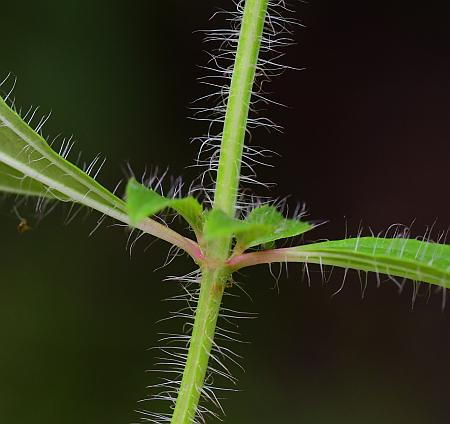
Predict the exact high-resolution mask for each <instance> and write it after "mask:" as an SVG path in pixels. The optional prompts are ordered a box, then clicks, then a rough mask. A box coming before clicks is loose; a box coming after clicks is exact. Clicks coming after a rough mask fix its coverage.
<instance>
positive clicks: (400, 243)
mask: <svg viewBox="0 0 450 424" xmlns="http://www.w3.org/2000/svg"><path fill="white" fill-rule="evenodd" d="M235 262H236V264H230V265H231V266H234V267H236V268H241V267H243V266H250V265H256V264H259V263H270V262H304V263H315V264H320V265H321V266H322V265H333V266H339V267H342V268H350V269H355V270H359V271H369V272H370V271H371V272H376V273H380V274H387V275H390V276H392V277H400V278H408V279H411V280H415V281H423V282H426V283H430V284H436V285H439V286H442V287H447V288H450V245H447V244H439V243H431V242H426V241H420V240H411V239H403V238H376V237H359V238H350V239H345V240H335V241H326V242H322V243H314V244H307V245H304V246H297V247H291V248H287V249H275V250H272V251H265V252H257V253H251V254H247V255H241V257H240V258H236V259H235ZM236 265H237V266H236Z"/></svg>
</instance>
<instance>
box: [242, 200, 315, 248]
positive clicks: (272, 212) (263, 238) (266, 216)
mask: <svg viewBox="0 0 450 424" xmlns="http://www.w3.org/2000/svg"><path fill="white" fill-rule="evenodd" d="M244 222H246V223H248V224H259V225H264V227H265V230H264V231H260V232H258V231H248V232H245V233H242V234H240V235H239V236H238V237H237V246H238V247H237V250H241V251H244V250H246V249H248V248H249V247H253V246H257V245H259V244H269V245H271V244H273V243H272V242H274V241H276V240H280V239H284V238H288V237H294V236H298V235H300V234H303V233H306V232H307V231H309V230H311V229H312V228H313V226H312V225H311V224H310V223H308V222H304V221H300V220H297V219H287V218H285V217H284V216H283V215H282V214H281V213H280V212H279V211H278V210H277V209H276V208H275V207H273V206H269V205H263V206H260V207H258V208H256V209H253V210H252V211H251V212H250V213H249V214H248V216H247V218H246V219H245V221H244Z"/></svg>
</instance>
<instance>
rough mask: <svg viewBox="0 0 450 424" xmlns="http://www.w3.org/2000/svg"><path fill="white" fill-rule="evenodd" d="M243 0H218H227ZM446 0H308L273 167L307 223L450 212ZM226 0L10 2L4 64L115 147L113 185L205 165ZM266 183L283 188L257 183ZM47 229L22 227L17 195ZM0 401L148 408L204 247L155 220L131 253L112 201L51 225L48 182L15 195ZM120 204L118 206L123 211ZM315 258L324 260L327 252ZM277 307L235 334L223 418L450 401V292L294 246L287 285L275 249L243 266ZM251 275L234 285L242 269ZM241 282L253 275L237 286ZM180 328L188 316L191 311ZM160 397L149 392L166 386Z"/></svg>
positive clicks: (109, 178) (13, 418)
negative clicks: (202, 111) (158, 237)
mask: <svg viewBox="0 0 450 424" xmlns="http://www.w3.org/2000/svg"><path fill="white" fill-rule="evenodd" d="M230 3H231V2H224V1H222V2H217V6H225V7H227V8H229V7H230ZM448 9H449V8H448V5H447V4H446V3H445V2H437V1H435V2H433V1H431V2H428V3H427V5H426V8H424V6H423V5H421V6H420V7H419V6H414V5H412V4H411V3H410V2H406V1H398V2H396V3H395V5H392V4H389V5H383V4H380V2H365V3H364V4H361V2H356V1H348V2H346V3H345V4H342V3H340V2H332V1H325V0H323V1H320V0H318V1H312V2H311V4H309V5H306V4H301V3H299V4H296V14H297V16H298V17H299V18H300V19H302V20H303V22H304V23H305V24H306V25H307V28H306V29H299V30H298V31H296V40H298V41H299V44H298V45H297V46H295V47H292V48H290V49H289V50H288V51H287V57H286V63H288V64H289V65H291V66H296V67H306V68H307V69H306V70H305V71H302V72H287V73H286V74H285V75H284V76H282V77H279V78H277V79H275V80H274V81H273V84H272V85H271V87H270V91H272V92H273V93H274V94H273V95H272V97H273V99H275V100H276V101H279V102H281V103H284V104H286V105H288V106H289V107H287V108H277V107H272V106H270V114H269V115H270V116H271V117H272V118H273V119H274V120H275V121H276V122H277V123H280V124H282V125H283V126H284V127H285V128H286V130H285V131H284V132H283V133H282V134H276V133H268V132H266V131H258V132H256V133H255V134H254V138H255V139H256V140H257V144H261V145H263V146H266V147H269V146H270V147H271V148H272V149H274V150H276V151H277V152H279V153H280V154H281V157H279V158H276V159H274V161H273V164H274V165H275V166H274V167H273V168H265V169H261V172H260V175H261V178H262V179H263V180H265V181H271V182H275V183H277V187H276V188H275V189H272V190H271V191H270V194H271V195H273V196H285V195H287V194H292V196H291V199H292V205H295V202H296V201H298V200H301V201H304V202H306V204H307V206H308V210H309V211H310V217H311V218H313V219H322V218H323V219H329V220H330V223H328V224H327V225H326V226H322V227H321V228H320V229H318V230H317V231H316V232H315V233H313V234H311V236H310V240H314V239H320V238H324V237H328V238H333V237H342V236H344V235H345V232H346V227H347V231H348V233H349V234H355V233H356V232H357V230H358V227H359V225H360V221H361V222H362V224H363V225H364V226H368V225H370V226H371V227H372V229H373V231H374V232H379V231H382V230H386V229H387V228H388V227H389V225H390V224H392V223H403V224H410V223H411V222H413V221H414V225H413V234H414V235H423V234H424V233H425V230H426V226H427V225H428V226H429V225H432V224H433V223H434V222H435V221H436V220H437V223H436V224H435V229H436V230H435V234H437V233H438V231H439V230H445V229H446V228H447V227H448V225H449V224H450V202H449V197H448V187H449V184H448V180H449V179H448V157H449V135H450V126H449V111H450V83H449V78H448V75H450V59H449V58H450V49H449V42H448V40H449V38H450V25H449V21H448V16H449V14H448V12H449V10H448ZM214 10H215V9H214V7H213V6H212V5H211V4H210V2H182V1H165V2H158V3H154V2H152V4H151V5H149V4H148V3H146V2H135V3H133V4H129V5H125V6H124V4H123V2H118V1H115V2H105V1H98V2H88V1H84V0H83V1H77V2H64V3H63V4H61V2H56V1H41V2H38V3H33V4H26V5H24V4H22V3H17V4H12V3H9V4H5V5H2V15H3V17H4V19H3V20H2V26H3V33H4V37H3V48H2V61H1V63H0V70H1V72H4V73H6V72H8V71H12V72H13V73H14V74H15V75H17V77H18V84H17V89H16V90H15V94H16V98H17V102H18V104H20V105H23V106H24V107H25V106H27V105H30V104H35V105H36V104H39V105H40V106H41V110H42V112H43V113H44V112H47V111H49V110H53V116H52V119H51V120H50V122H49V124H48V125H47V126H46V131H47V133H48V134H51V135H56V134H58V133H60V132H61V133H63V134H64V135H70V134H72V133H73V134H74V135H75V138H76V139H77V140H78V143H77V148H78V149H79V150H81V151H82V152H83V157H85V158H86V160H89V159H90V158H92V157H94V156H95V155H96V154H97V153H98V152H101V153H102V154H104V155H106V156H107V158H108V160H107V165H106V166H105V168H104V171H102V174H101V177H100V179H101V181H102V182H103V183H104V184H105V185H106V186H107V187H110V188H113V187H114V186H115V184H116V183H117V181H118V180H119V179H121V178H124V176H125V175H126V173H125V171H124V170H125V168H126V163H130V164H131V167H132V169H133V170H135V171H136V173H138V174H139V173H141V172H143V171H144V169H145V166H149V167H155V166H156V165H158V166H159V167H160V169H163V170H164V169H165V168H166V167H168V166H170V171H171V172H172V173H173V174H175V175H178V174H181V173H183V174H185V175H186V179H187V180H188V181H189V179H190V178H192V176H193V175H194V171H193V170H192V169H190V170H187V171H185V167H186V166H188V165H191V164H192V158H193V157H194V155H195V152H196V146H195V145H191V144H189V143H188V139H189V138H190V137H193V136H196V135H200V134H202V133H203V132H204V131H205V126H204V125H203V124H202V123H199V122H195V121H192V120H189V119H186V117H188V116H190V115H192V113H191V112H190V111H189V110H188V107H189V105H190V102H191V101H192V100H193V99H195V98H196V97H198V96H199V93H200V94H202V93H203V90H204V89H203V88H201V87H199V85H198V82H196V81H195V80H196V78H198V77H201V76H202V75H204V73H205V71H204V70H202V69H200V68H199V66H198V65H202V64H204V63H205V61H206V58H207V56H206V54H205V53H204V52H202V50H203V49H207V46H206V45H204V44H202V43H201V40H202V36H201V34H200V33H193V31H194V30H198V29H201V28H205V27H211V26H213V25H214V22H210V21H209V20H208V19H209V16H210V15H211V13H212V12H213V11H214ZM255 192H257V193H258V194H267V192H264V191H263V190H259V189H255ZM14 205H17V210H18V212H19V214H20V215H21V216H24V217H26V218H27V219H28V220H29V222H30V224H31V226H32V227H33V230H32V231H30V232H28V233H26V234H23V235H19V234H18V233H17V230H16V226H17V224H18V218H17V216H16V214H15V212H14V211H13V206H14ZM1 206H2V207H1V212H0V216H1V223H0V225H1V227H0V228H1V230H0V231H1V237H2V244H1V250H0V252H1V255H0V266H1V270H2V272H1V281H0V336H1V340H2V344H1V348H0V422H5V423H10V424H22V423H27V422H34V423H42V424H44V423H45V424H52V423H61V422H64V423H65V424H71V423H73V424H75V423H76V424H79V423H86V424H94V423H95V424H98V423H109V424H113V423H117V424H119V423H130V422H136V421H137V420H138V416H137V415H136V414H135V413H134V412H133V410H135V409H137V408H139V407H141V406H142V405H137V404H136V401H137V400H138V399H142V398H144V397H145V393H146V391H145V386H147V385H150V384H154V383H155V378H156V377H155V375H153V374H151V373H145V372H144V370H146V369H149V368H152V364H153V363H154V361H155V356H156V353H155V351H152V350H146V349H147V348H149V347H152V346H156V345H157V339H158V334H157V333H158V332H159V331H161V328H162V327H161V326H160V324H155V322H156V321H157V320H159V319H161V318H164V317H166V316H167V314H168V310H169V307H170V305H168V304H167V302H162V301H161V300H162V299H164V298H166V297H167V296H169V295H170V294H172V293H173V292H174V290H175V287H174V284H175V283H170V282H165V283H162V280H163V279H164V278H165V277H166V276H167V275H169V274H170V275H180V274H183V273H184V272H187V271H189V270H191V269H192V264H191V263H190V262H189V260H188V259H186V258H179V259H177V260H176V261H175V262H174V263H172V264H171V265H170V266H168V267H167V268H164V269H161V270H157V271H154V270H155V269H156V268H157V267H159V266H160V265H161V264H162V263H163V262H164V260H165V257H166V253H167V246H166V245H164V244H163V243H159V242H158V243H155V244H153V245H152V246H150V247H149V248H148V249H146V248H147V246H148V245H149V244H150V243H151V242H152V240H150V239H145V240H144V239H141V241H140V242H139V243H138V244H137V245H136V246H135V248H134V250H133V254H132V255H131V256H130V255H129V252H127V250H126V240H127V232H126V230H124V229H123V228H121V227H117V226H111V227H109V225H104V226H102V228H101V229H99V230H98V231H97V232H95V233H94V235H93V236H92V237H88V235H89V232H90V231H91V229H92V228H94V227H95V224H96V218H98V217H97V215H96V214H92V216H88V217H84V218H83V216H82V215H80V217H79V218H78V219H76V220H75V221H74V222H73V223H71V224H70V225H64V220H65V217H66V216H67V208H63V207H59V208H57V209H56V211H55V212H54V213H52V214H51V215H50V216H48V217H47V218H46V219H45V220H43V221H42V223H40V224H39V225H37V222H36V219H35V218H34V213H33V204H32V202H28V205H27V204H26V203H25V204H24V203H22V202H19V203H18V202H17V201H15V200H14V199H5V200H3V202H2V205H1ZM109 224H112V222H110V223H109ZM316 271H317V270H316ZM239 279H240V281H241V282H242V283H243V285H244V287H245V289H246V290H247V291H248V292H249V294H250V296H251V298H252V299H253V300H252V301H250V300H249V299H248V297H246V296H242V297H241V299H240V300H239V307H240V308H241V310H249V311H252V312H259V314H260V316H259V318H258V319H257V320H251V321H244V322H243V323H242V325H241V326H240V329H239V330H240V332H241V333H242V339H243V340H247V341H249V342H251V343H250V344H243V345H238V344H237V345H236V346H234V348H235V350H236V351H237V352H238V353H240V354H242V355H243V357H244V359H243V361H242V362H243V365H244V367H245V370H246V371H245V373H243V372H242V371H240V370H239V369H237V370H236V372H235V375H236V376H237V377H239V380H240V383H239V386H238V387H237V388H239V389H241V390H243V393H237V394H236V393H230V394H229V395H227V397H228V398H229V399H228V400H226V401H225V402H224V406H225V409H226V420H225V421H226V422H228V423H233V424H240V423H278V422H279V423H314V424H322V423H329V422H330V421H333V422H335V423H346V424H352V423H361V422H364V423H366V424H369V423H396V424H402V423H408V424H444V423H448V422H449V421H450V406H449V404H448V393H449V390H450V383H449V378H448V377H449V375H450V362H449V361H448V358H449V356H450V343H449V341H448V337H447V336H448V334H449V329H450V322H449V317H450V315H449V311H448V307H447V309H446V310H444V311H442V310H441V296H440V295H435V294H433V293H432V294H431V297H430V298H428V297H427V293H425V291H424V292H423V295H422V296H420V297H419V298H418V299H417V301H416V302H415V306H414V308H411V299H412V286H411V285H409V286H408V288H407V290H405V292H404V293H403V294H401V295H398V293H397V290H396V288H395V286H394V285H393V284H392V283H389V282H385V281H383V282H382V284H381V285H380V287H379V288H377V281H376V279H375V278H371V279H369V287H368V289H367V292H366V296H365V298H364V299H362V298H361V289H360V284H359V280H358V278H357V276H355V275H349V276H348V277H347V279H346V283H345V286H344V287H343V289H342V291H341V292H340V293H339V295H337V296H335V297H332V294H333V293H335V292H336V291H337V290H338V289H339V288H340V286H341V284H342V279H343V275H342V274H340V273H339V272H336V273H335V274H334V276H333V278H332V279H331V280H330V282H329V283H328V284H326V285H323V284H322V279H321V277H320V274H318V273H317V272H313V273H311V282H310V285H309V284H308V280H307V279H304V278H303V279H302V273H301V269H300V267H298V266H293V267H292V268H291V269H290V272H289V277H286V274H285V273H283V274H282V277H281V278H280V280H279V283H278V287H275V282H274V280H273V279H272V278H271V277H268V274H267V272H266V270H265V269H264V268H260V269H255V270H251V271H246V272H245V273H243V275H241V276H240V277H239ZM234 290H237V289H236V288H235V289H234ZM236 293H237V292H236ZM172 331H178V329H177V328H173V329H172ZM147 406H148V405H147Z"/></svg>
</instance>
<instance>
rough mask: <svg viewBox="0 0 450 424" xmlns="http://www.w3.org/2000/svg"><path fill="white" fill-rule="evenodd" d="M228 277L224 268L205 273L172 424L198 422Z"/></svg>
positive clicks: (207, 270) (209, 270) (206, 270)
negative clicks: (199, 406) (203, 388)
mask: <svg viewBox="0 0 450 424" xmlns="http://www.w3.org/2000/svg"><path fill="white" fill-rule="evenodd" d="M227 278H228V275H227V273H225V272H224V271H223V270H220V269H205V270H204V271H203V273H202V278H201V283H200V297H199V300H198V306H197V310H196V311H195V321H194V328H193V330H192V337H191V340H190V344H189V352H188V358H187V361H186V366H185V369H184V373H183V379H182V381H181V387H180V391H179V393H178V399H177V403H176V406H175V410H174V413H173V416H172V421H171V423H172V424H189V423H192V422H193V421H194V418H195V414H196V411H197V406H198V402H199V400H200V395H201V390H202V387H203V384H204V380H205V375H206V370H207V368H208V360H209V355H210V352H211V348H212V344H213V340H214V333H215V330H216V322H217V318H218V316H219V310H220V304H221V301H222V295H223V291H224V287H225V282H226V280H227Z"/></svg>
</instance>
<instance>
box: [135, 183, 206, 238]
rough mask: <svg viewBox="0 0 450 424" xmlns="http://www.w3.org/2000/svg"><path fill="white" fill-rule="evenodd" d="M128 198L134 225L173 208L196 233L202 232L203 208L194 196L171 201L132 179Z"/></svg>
mask: <svg viewBox="0 0 450 424" xmlns="http://www.w3.org/2000/svg"><path fill="white" fill-rule="evenodd" d="M126 197H127V211H128V215H129V217H130V220H131V222H132V223H133V224H137V223H139V222H140V221H141V220H142V219H144V218H146V217H148V216H151V215H155V214H157V213H158V212H160V211H161V210H163V209H166V208H171V209H174V210H175V211H177V212H178V213H179V214H180V215H181V216H182V217H183V218H184V219H185V220H186V221H187V222H188V223H189V225H190V226H191V227H192V228H193V229H194V231H196V232H197V231H201V227H202V214H203V207H202V205H201V204H200V203H199V202H198V200H197V199H195V198H194V197H192V196H189V197H184V198H180V199H170V198H167V197H164V196H161V195H160V194H158V193H156V192H155V191H153V190H151V189H149V188H147V187H144V186H143V185H142V184H139V183H138V182H137V181H136V180H135V179H131V180H130V181H128V185H127V190H126Z"/></svg>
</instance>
